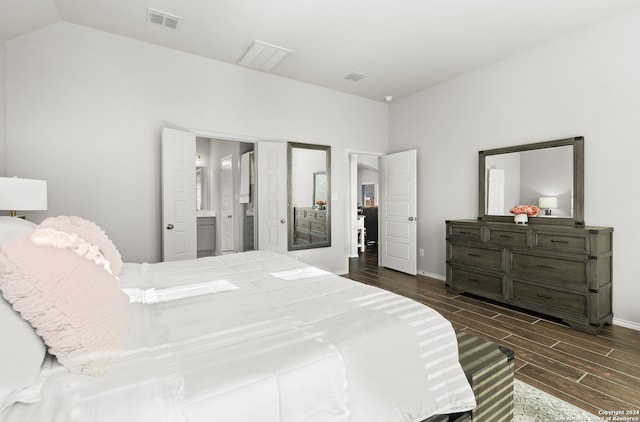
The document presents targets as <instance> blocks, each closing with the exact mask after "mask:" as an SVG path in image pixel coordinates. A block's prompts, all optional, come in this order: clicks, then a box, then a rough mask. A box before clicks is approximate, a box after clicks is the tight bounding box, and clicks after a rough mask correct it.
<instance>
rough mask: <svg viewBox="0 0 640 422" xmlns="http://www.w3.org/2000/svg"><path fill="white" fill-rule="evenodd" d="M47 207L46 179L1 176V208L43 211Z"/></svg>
mask: <svg viewBox="0 0 640 422" xmlns="http://www.w3.org/2000/svg"><path fill="white" fill-rule="evenodd" d="M46 209H47V182H46V180H34V179H22V178H18V177H0V210H7V211H11V216H12V217H16V216H17V212H16V211H41V210H46Z"/></svg>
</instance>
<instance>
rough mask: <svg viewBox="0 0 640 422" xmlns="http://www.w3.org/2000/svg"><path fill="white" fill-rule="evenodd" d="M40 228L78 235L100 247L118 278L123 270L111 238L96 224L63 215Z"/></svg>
mask: <svg viewBox="0 0 640 422" xmlns="http://www.w3.org/2000/svg"><path fill="white" fill-rule="evenodd" d="M38 227H40V228H51V229H56V230H60V231H63V232H65V233H69V234H76V235H77V236H78V237H80V238H82V239H84V240H86V241H87V242H89V243H91V244H92V245H96V246H98V248H99V249H100V252H102V255H104V257H105V259H106V260H107V261H109V265H110V268H111V271H112V272H113V274H115V275H116V276H117V275H119V274H120V270H122V256H121V255H120V252H119V251H118V248H116V246H115V245H114V244H113V242H112V241H111V239H109V236H107V234H106V233H105V232H104V230H102V229H101V228H100V227H99V226H98V225H97V224H96V223H94V222H92V221H89V220H86V219H84V218H82V217H77V216H66V215H62V216H59V217H49V218H47V219H46V220H44V221H43V222H42V223H40V224H39V225H38Z"/></svg>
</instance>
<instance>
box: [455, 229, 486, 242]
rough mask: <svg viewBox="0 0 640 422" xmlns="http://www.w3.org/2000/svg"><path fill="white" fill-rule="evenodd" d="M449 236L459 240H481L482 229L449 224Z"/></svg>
mask: <svg viewBox="0 0 640 422" xmlns="http://www.w3.org/2000/svg"><path fill="white" fill-rule="evenodd" d="M449 236H450V237H451V238H455V239H460V240H473V241H476V242H480V241H481V240H482V231H481V228H480V227H466V226H456V225H451V226H450V230H449Z"/></svg>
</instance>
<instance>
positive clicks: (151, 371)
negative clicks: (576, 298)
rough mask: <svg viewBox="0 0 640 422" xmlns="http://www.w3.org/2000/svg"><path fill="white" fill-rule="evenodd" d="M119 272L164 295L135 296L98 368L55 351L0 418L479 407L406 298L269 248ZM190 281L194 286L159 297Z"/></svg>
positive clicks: (384, 420)
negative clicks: (35, 381) (109, 357)
mask: <svg viewBox="0 0 640 422" xmlns="http://www.w3.org/2000/svg"><path fill="white" fill-rule="evenodd" d="M120 281H121V285H122V287H123V288H126V289H134V290H135V289H138V290H139V291H149V289H154V290H153V292H154V294H155V296H154V297H155V298H156V299H157V297H158V294H160V297H161V298H162V300H156V301H155V302H154V303H152V304H143V303H132V304H131V306H132V307H133V309H134V318H133V320H134V321H133V326H132V328H131V334H130V337H129V340H128V343H127V345H126V347H125V351H124V352H123V356H122V357H121V358H120V359H119V360H118V361H117V362H116V363H115V364H113V365H112V366H111V367H110V368H109V369H108V370H107V372H106V374H104V375H103V376H100V377H97V378H93V377H89V376H84V375H76V374H71V373H70V372H68V371H67V370H66V369H65V368H63V367H61V366H60V365H58V364H57V363H55V361H54V363H53V364H52V365H51V368H50V369H43V371H42V373H41V379H40V382H41V383H42V394H41V395H42V399H41V401H40V402H38V403H33V404H21V403H19V404H16V405H14V406H12V407H11V408H9V409H7V411H5V412H4V413H2V414H1V415H0V421H6V422H18V421H20V422H22V421H43V422H44V421H56V422H58V421H59V422H72V421H98V422H100V421H189V422H199V421H207V422H211V421H222V422H237V421H260V422H271V421H274V422H284V421H290V422H303V421H322V422H328V421H331V422H333V421H336V422H338V421H340V422H343V421H344V422H347V421H350V422H353V421H363V422H372V421H380V422H394V421H412V422H413V421H422V420H423V419H426V418H427V417H429V416H431V415H433V414H442V413H452V412H458V411H465V410H468V409H471V408H473V407H474V406H475V401H474V397H473V393H472V391H471V388H470V387H469V385H468V383H467V380H466V378H465V376H464V373H463V372H462V369H461V368H460V365H459V363H458V354H457V343H456V337H455V333H454V331H453V330H452V328H451V325H450V323H449V322H448V321H446V320H445V319H444V318H443V317H442V316H440V314H438V313H437V312H435V311H434V310H432V309H430V308H428V307H426V306H424V305H422V304H420V303H417V302H415V301H412V300H410V299H408V298H404V297H402V296H398V295H396V294H393V293H390V292H387V291H384V290H380V289H377V288H375V287H371V286H367V285H364V284H361V283H358V282H354V281H351V280H348V279H345V278H342V277H339V276H336V275H333V274H331V273H327V272H324V271H321V270H318V269H316V268H313V267H308V266H306V265H305V264H303V263H301V262H299V261H296V260H293V259H291V258H289V257H286V256H283V255H279V254H275V253H272V252H266V251H255V252H246V253H241V254H234V255H225V256H220V257H213V258H202V259H198V260H193V261H181V262H171V263H159V264H125V266H124V268H123V271H122V273H121V275H120ZM187 284H192V285H194V286H200V287H198V288H199V289H200V290H199V292H200V293H199V295H195V296H194V295H193V292H194V291H195V290H190V292H191V293H189V294H187V295H185V297H182V296H175V295H172V294H167V292H174V293H175V292H176V291H182V290H184V289H173V290H172V288H175V287H177V286H184V285H187ZM227 284H228V285H231V286H233V287H234V288H229V289H225V288H217V289H215V288H214V289H203V288H201V286H206V285H209V286H222V285H227ZM162 294H164V296H162ZM178 297H181V298H178Z"/></svg>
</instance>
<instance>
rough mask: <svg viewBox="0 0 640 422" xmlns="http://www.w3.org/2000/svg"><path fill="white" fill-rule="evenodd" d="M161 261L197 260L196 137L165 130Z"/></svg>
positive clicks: (162, 157)
mask: <svg viewBox="0 0 640 422" xmlns="http://www.w3.org/2000/svg"><path fill="white" fill-rule="evenodd" d="M160 155H161V168H162V169H161V175H162V182H161V184H162V260H163V261H175V260H179V259H192V258H196V249H197V245H196V161H195V157H196V136H195V134H193V133H189V132H184V131H181V130H175V129H169V128H162V138H161V153H160Z"/></svg>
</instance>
